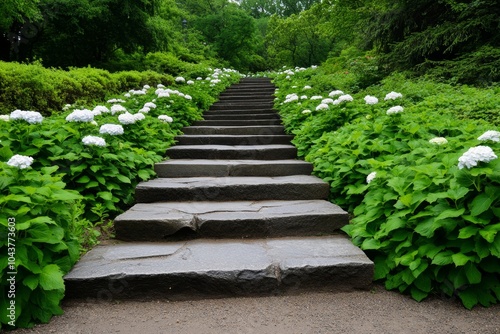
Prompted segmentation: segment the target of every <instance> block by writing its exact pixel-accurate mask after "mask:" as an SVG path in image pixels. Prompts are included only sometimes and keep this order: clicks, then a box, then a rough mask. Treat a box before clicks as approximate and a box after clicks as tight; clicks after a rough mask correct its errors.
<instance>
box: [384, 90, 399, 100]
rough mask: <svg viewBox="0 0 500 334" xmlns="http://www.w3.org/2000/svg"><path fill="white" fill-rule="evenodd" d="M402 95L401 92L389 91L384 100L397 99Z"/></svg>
mask: <svg viewBox="0 0 500 334" xmlns="http://www.w3.org/2000/svg"><path fill="white" fill-rule="evenodd" d="M402 97H403V94H401V93H396V92H390V93H388V94H387V95H386V96H385V98H384V100H385V101H387V100H395V99H399V98H402Z"/></svg>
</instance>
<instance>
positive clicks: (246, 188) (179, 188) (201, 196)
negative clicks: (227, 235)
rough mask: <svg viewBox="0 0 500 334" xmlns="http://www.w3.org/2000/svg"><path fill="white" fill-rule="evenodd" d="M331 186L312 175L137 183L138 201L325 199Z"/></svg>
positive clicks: (172, 179)
mask: <svg viewBox="0 0 500 334" xmlns="http://www.w3.org/2000/svg"><path fill="white" fill-rule="evenodd" d="M329 190H330V186H329V185H328V183H326V182H324V181H323V180H321V179H319V178H317V177H315V176H310V175H292V176H276V177H259V176H231V177H193V178H171V179H170V178H168V179H167V178H158V179H154V180H150V181H147V182H141V183H139V184H138V185H137V187H136V191H135V195H136V201H137V202H138V203H150V202H163V201H237V200H275V199H280V200H303V199H305V200H308V199H326V198H327V197H328V194H329Z"/></svg>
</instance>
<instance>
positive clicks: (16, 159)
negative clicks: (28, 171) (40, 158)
mask: <svg viewBox="0 0 500 334" xmlns="http://www.w3.org/2000/svg"><path fill="white" fill-rule="evenodd" d="M32 163H33V158H32V157H27V156H25V155H20V154H16V155H14V156H13V157H12V158H10V159H9V161H7V165H9V166H12V167H17V168H19V169H25V168H28V167H29V166H31V164H32Z"/></svg>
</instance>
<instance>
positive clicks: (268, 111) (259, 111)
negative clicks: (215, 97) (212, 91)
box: [203, 107, 276, 116]
mask: <svg viewBox="0 0 500 334" xmlns="http://www.w3.org/2000/svg"><path fill="white" fill-rule="evenodd" d="M271 113H276V111H275V110H274V109H273V108H272V107H267V108H258V109H236V108H228V109H226V110H207V111H205V112H204V113H203V115H204V116H207V115H228V116H229V115H235V116H238V115H258V114H264V115H268V114H271Z"/></svg>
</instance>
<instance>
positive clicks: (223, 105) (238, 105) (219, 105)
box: [210, 101, 274, 110]
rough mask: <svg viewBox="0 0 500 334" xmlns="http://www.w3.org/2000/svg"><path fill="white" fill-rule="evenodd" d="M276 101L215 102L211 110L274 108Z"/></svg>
mask: <svg viewBox="0 0 500 334" xmlns="http://www.w3.org/2000/svg"><path fill="white" fill-rule="evenodd" d="M273 105H274V102H253V103H252V104H248V103H242V102H236V101H235V102H215V103H214V104H212V106H211V107H210V110H232V109H238V110H255V109H265V108H272V107H273Z"/></svg>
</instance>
